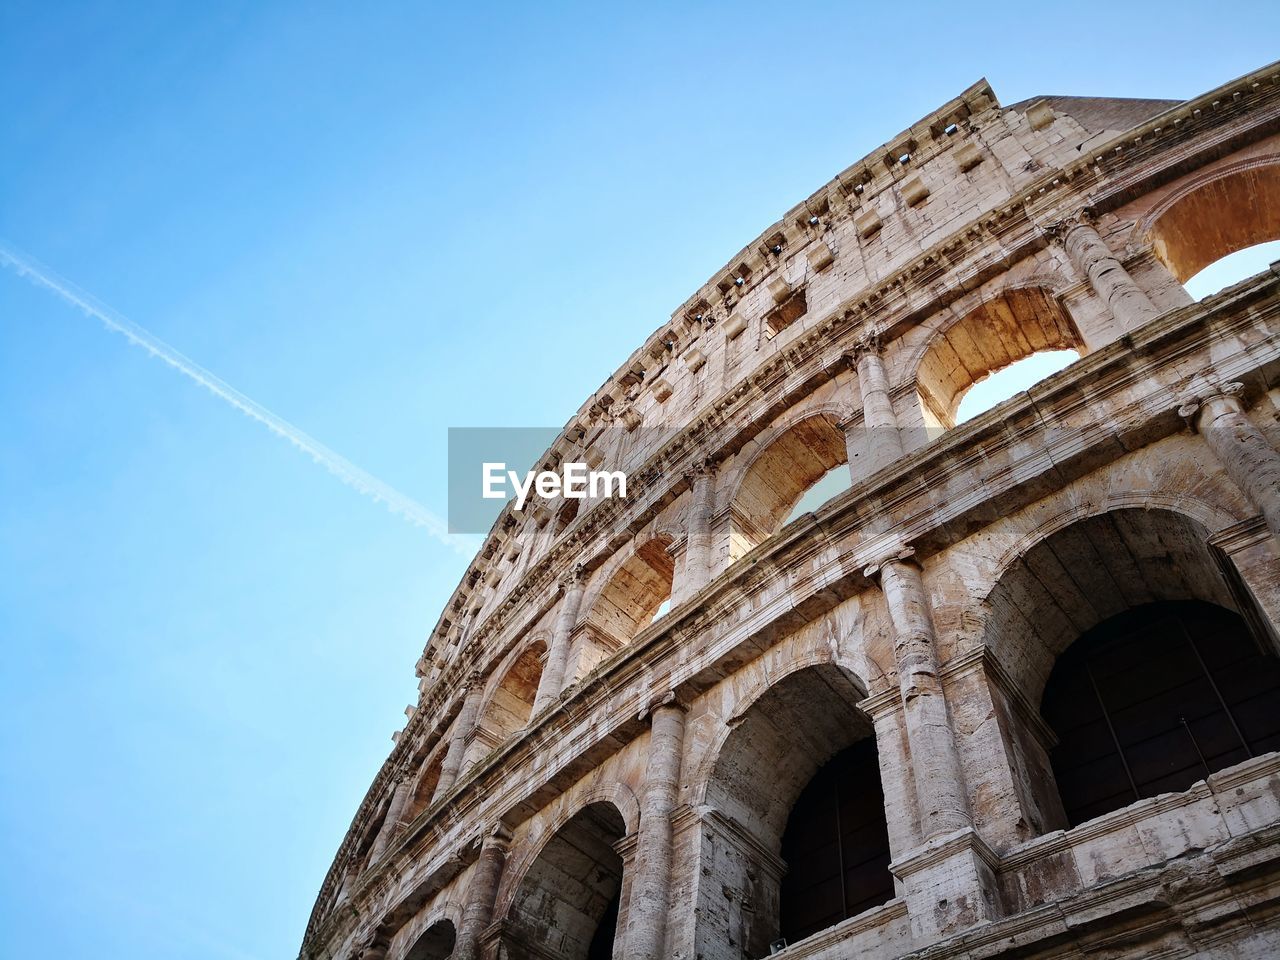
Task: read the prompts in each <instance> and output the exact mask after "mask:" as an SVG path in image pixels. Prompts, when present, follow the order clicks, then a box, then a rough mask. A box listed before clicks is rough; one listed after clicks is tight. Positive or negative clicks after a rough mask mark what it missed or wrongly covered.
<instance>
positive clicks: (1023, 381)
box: [916, 287, 1084, 429]
mask: <svg viewBox="0 0 1280 960" xmlns="http://www.w3.org/2000/svg"><path fill="white" fill-rule="evenodd" d="M1083 350H1084V341H1083V339H1081V337H1080V334H1079V332H1078V331H1077V330H1076V328H1075V324H1073V323H1072V322H1071V318H1070V317H1069V316H1068V315H1067V312H1066V311H1065V310H1064V309H1063V308H1062V306H1061V305H1060V304H1059V303H1058V301H1057V300H1056V299H1055V298H1054V296H1053V295H1052V293H1050V291H1048V290H1046V289H1045V288H1043V287H1022V288H1016V289H1013V290H1008V291H1006V292H1005V293H1003V294H1001V295H1000V296H998V297H995V298H994V299H991V300H987V301H984V302H983V303H981V304H979V305H978V306H977V307H975V308H974V309H973V310H971V311H969V313H967V314H966V315H965V316H964V317H962V318H961V319H960V320H959V321H957V322H955V323H953V324H951V325H950V326H949V327H947V328H946V329H945V330H943V331H942V332H941V333H940V334H938V335H937V336H936V337H935V338H934V340H933V342H932V343H930V344H929V348H928V350H926V351H925V354H924V356H923V357H922V358H921V360H920V366H919V367H918V368H917V370H916V389H917V391H918V392H919V396H920V408H921V411H922V413H923V416H924V421H925V425H926V426H927V427H929V428H932V429H950V428H951V427H954V426H955V425H956V424H957V423H958V422H960V421H961V420H962V419H964V417H961V416H960V412H959V410H960V404H961V401H962V400H963V399H965V397H966V395H967V394H968V393H969V392H970V390H971V389H972V388H973V387H975V386H976V385H977V384H979V383H981V382H982V381H984V380H986V379H987V378H988V377H990V376H991V375H992V374H996V373H998V372H999V371H1002V370H1005V369H1006V368H1011V367H1012V366H1013V365H1014V364H1017V363H1019V362H1020V361H1028V360H1029V358H1031V362H1030V363H1029V364H1028V365H1026V366H1023V367H1020V368H1019V370H1020V373H1021V376H1015V377H1014V378H1013V380H1014V384H1016V385H1014V384H1010V383H1007V382H1006V383H1004V384H1002V385H1001V386H1002V387H1003V388H1005V389H1009V388H1010V387H1012V388H1011V389H1009V392H1008V393H1006V394H1005V395H1004V396H1000V395H999V392H997V391H993V390H991V389H988V390H987V391H984V392H983V394H980V395H979V396H980V397H981V398H982V405H979V404H977V403H970V404H969V405H968V407H967V409H966V411H965V414H966V416H975V415H976V414H977V413H980V412H982V410H985V409H989V408H990V407H992V406H994V405H995V404H996V403H998V402H999V401H1000V400H1004V399H1007V398H1008V397H1009V396H1012V395H1013V394H1014V393H1016V392H1017V391H1018V390H1025V389H1026V388H1027V387H1029V386H1030V385H1031V384H1032V383H1035V382H1036V381H1037V380H1039V379H1043V378H1044V377H1045V376H1048V374H1049V373H1052V372H1056V371H1057V370H1060V369H1061V368H1062V367H1063V366H1066V363H1062V362H1061V361H1062V360H1063V359H1064V357H1063V356H1062V353H1063V352H1064V351H1070V353H1068V354H1066V358H1067V359H1068V361H1069V360H1073V359H1075V357H1078V356H1079V355H1080V354H1081V353H1082V352H1083ZM1051 354H1058V356H1056V357H1052V358H1051V359H1050V358H1049V357H1050V355H1051ZM1037 355H1044V356H1045V359H1041V358H1040V357H1039V356H1037ZM1028 374H1038V376H1036V378H1035V379H1029V378H1028V376H1027V375H1028Z"/></svg>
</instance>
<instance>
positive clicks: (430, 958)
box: [404, 920, 457, 960]
mask: <svg viewBox="0 0 1280 960" xmlns="http://www.w3.org/2000/svg"><path fill="white" fill-rule="evenodd" d="M456 939H457V934H456V932H455V931H454V929H453V922H452V921H451V920H437V921H436V922H435V923H433V924H432V925H431V926H429V927H427V929H426V932H424V933H423V934H422V936H420V937H419V938H418V939H417V940H416V941H414V944H413V946H412V947H410V948H409V952H408V953H406V954H405V955H404V960H448V957H449V955H450V954H452V953H453V943H454V940H456Z"/></svg>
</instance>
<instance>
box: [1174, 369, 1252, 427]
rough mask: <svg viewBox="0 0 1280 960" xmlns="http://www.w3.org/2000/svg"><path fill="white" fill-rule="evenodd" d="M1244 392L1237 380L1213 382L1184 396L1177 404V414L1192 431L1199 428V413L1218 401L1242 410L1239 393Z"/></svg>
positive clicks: (1242, 385) (1241, 384) (1242, 386)
mask: <svg viewBox="0 0 1280 960" xmlns="http://www.w3.org/2000/svg"><path fill="white" fill-rule="evenodd" d="M1243 392H1244V384H1243V383H1241V382H1240V381H1238V380H1232V381H1230V382H1228V383H1221V384H1215V385H1213V386H1211V387H1207V388H1205V389H1204V390H1202V391H1200V392H1199V393H1195V394H1192V395H1190V396H1186V397H1184V398H1183V399H1182V401H1181V402H1180V403H1179V405H1178V416H1180V417H1181V418H1182V419H1183V420H1185V421H1186V422H1187V426H1188V427H1190V428H1191V430H1192V431H1193V432H1195V431H1198V430H1199V429H1200V419H1201V414H1203V413H1204V412H1206V411H1207V410H1208V409H1210V408H1211V407H1214V406H1216V405H1217V404H1218V403H1228V404H1231V405H1233V406H1234V407H1236V408H1237V409H1240V410H1242V409H1243V404H1242V402H1241V398H1240V394H1241V393H1243Z"/></svg>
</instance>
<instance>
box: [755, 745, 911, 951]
mask: <svg viewBox="0 0 1280 960" xmlns="http://www.w3.org/2000/svg"><path fill="white" fill-rule="evenodd" d="M782 859H783V860H784V861H786V864H787V872H786V875H785V876H784V877H783V878H782V891H781V924H780V928H781V935H782V936H783V937H784V938H786V940H787V942H788V943H795V942H797V941H799V940H803V939H804V938H805V937H807V936H810V935H811V934H814V933H817V932H818V931H819V930H824V929H826V928H827V927H830V926H832V925H833V924H837V923H839V922H840V921H841V920H845V919H847V918H849V917H853V916H857V915H858V914H859V913H862V912H863V911H864V910H869V909H871V908H872V907H877V906H880V905H881V904H883V903H887V902H888V901H889V900H892V899H893V896H894V890H893V875H892V874H891V873H889V828H888V825H887V823H886V822H885V814H884V791H883V790H882V789H881V786H880V759H879V756H878V754H877V753H876V744H875V740H873V739H870V738H868V739H865V740H861V741H859V742H858V743H855V744H854V745H853V746H851V747H849V748H848V749H846V750H843V751H842V752H840V753H838V754H837V755H836V756H835V757H834V758H833V759H831V760H830V761H829V762H828V763H827V764H826V765H825V766H824V767H823V768H822V769H821V770H819V771H818V773H817V774H816V775H815V776H814V778H813V779H812V780H811V781H809V785H808V786H807V787H805V788H804V792H803V793H801V794H800V799H799V800H797V801H796V805H795V806H794V807H793V808H792V810H791V816H790V818H789V819H788V820H787V829H786V832H785V833H784V834H783V835H782Z"/></svg>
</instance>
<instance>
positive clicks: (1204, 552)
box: [980, 498, 1264, 829]
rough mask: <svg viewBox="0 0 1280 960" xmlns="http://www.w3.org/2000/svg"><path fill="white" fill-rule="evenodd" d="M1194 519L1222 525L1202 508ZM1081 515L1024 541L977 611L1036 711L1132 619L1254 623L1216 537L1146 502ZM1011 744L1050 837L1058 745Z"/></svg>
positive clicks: (1060, 518)
mask: <svg viewBox="0 0 1280 960" xmlns="http://www.w3.org/2000/svg"><path fill="white" fill-rule="evenodd" d="M1138 499H1145V498H1138ZM1131 502H1133V501H1131ZM1166 502H1167V501H1166ZM1196 513H1198V514H1199V516H1200V517H1203V518H1204V519H1206V520H1212V521H1216V522H1221V520H1222V517H1221V515H1220V514H1219V513H1218V512H1217V511H1215V510H1214V509H1213V508H1210V507H1208V506H1205V505H1201V507H1200V509H1199V510H1197V511H1196ZM1083 514H1084V515H1079V513H1078V512H1076V511H1064V512H1062V513H1060V514H1057V515H1055V516H1053V517H1051V518H1049V520H1048V521H1047V522H1045V523H1043V524H1041V525H1040V526H1038V527H1037V529H1036V530H1035V531H1033V532H1032V533H1031V534H1030V535H1029V536H1028V537H1026V538H1024V539H1023V541H1022V542H1021V543H1020V544H1019V545H1018V548H1017V549H1016V550H1014V551H1010V553H1012V554H1014V555H1013V556H1011V557H1010V556H1006V557H1005V558H1002V560H1003V563H1002V565H1001V568H1000V572H999V576H998V577H997V578H996V579H995V582H994V584H993V586H992V588H991V589H990V591H989V592H988V593H987V595H986V597H985V598H984V599H983V600H982V603H981V608H980V609H981V616H982V621H983V622H982V628H981V629H982V642H983V644H984V645H985V646H986V647H987V648H988V649H989V650H990V652H991V654H992V656H993V657H994V659H995V660H996V661H997V662H998V663H999V664H1000V665H1001V667H1002V668H1003V671H1004V672H1005V673H1006V674H1007V675H1008V676H1009V678H1010V679H1009V683H1010V685H1011V686H1012V687H1013V688H1014V689H1015V690H1016V691H1017V692H1018V694H1020V695H1021V696H1022V697H1023V698H1025V700H1026V701H1027V702H1028V703H1030V704H1031V705H1032V706H1033V707H1035V708H1037V709H1040V708H1042V707H1043V700H1044V697H1045V691H1046V686H1047V684H1048V683H1049V680H1050V677H1051V676H1052V675H1053V674H1054V671H1055V668H1056V666H1057V665H1058V664H1059V663H1061V662H1062V660H1061V658H1062V657H1063V656H1064V654H1066V653H1067V652H1068V650H1069V649H1070V648H1072V646H1073V644H1075V643H1077V641H1079V640H1080V638H1081V637H1085V636H1089V635H1091V632H1094V631H1096V630H1097V629H1099V628H1103V627H1106V626H1107V625H1109V624H1113V623H1115V622H1117V620H1118V619H1120V618H1122V617H1123V616H1127V615H1130V614H1131V613H1132V612H1134V611H1141V610H1148V611H1153V610H1157V609H1159V610H1169V609H1172V608H1173V607H1174V606H1176V605H1179V604H1186V603H1189V602H1190V603H1199V604H1204V605H1207V606H1209V607H1212V608H1214V609H1218V610H1221V611H1223V612H1225V613H1226V614H1229V615H1230V616H1232V617H1234V618H1235V620H1237V621H1239V624H1240V626H1241V629H1246V630H1248V629H1252V628H1251V626H1250V625H1251V624H1255V623H1257V616H1256V611H1254V610H1253V609H1251V600H1250V599H1249V594H1248V592H1247V590H1244V589H1243V588H1242V586H1241V585H1240V584H1239V583H1238V582H1237V581H1236V579H1235V575H1234V572H1233V570H1232V569H1231V567H1230V565H1229V564H1227V563H1225V562H1224V561H1223V558H1222V557H1221V556H1220V555H1219V554H1218V553H1217V551H1215V549H1214V548H1213V547H1212V546H1211V545H1210V543H1209V537H1210V535H1211V530H1212V528H1211V527H1209V526H1206V524H1205V523H1203V522H1201V520H1200V519H1197V517H1196V516H1194V515H1193V514H1192V513H1189V512H1185V511H1180V510H1174V509H1170V508H1169V507H1168V506H1152V505H1151V503H1150V502H1149V501H1147V502H1144V503H1142V504H1141V505H1139V504H1138V503H1136V502H1134V503H1133V505H1131V506H1130V505H1117V504H1115V503H1112V504H1108V505H1107V508H1106V509H1100V510H1093V511H1083ZM1257 640H1258V643H1259V644H1263V643H1264V641H1263V638H1261V637H1258V638H1257ZM1046 719H1047V718H1046ZM1009 736H1010V737H1011V742H1009V743H1008V744H1007V746H1008V747H1009V752H1010V755H1011V756H1013V757H1015V758H1017V761H1016V762H1018V763H1019V764H1020V765H1022V766H1023V767H1024V768H1025V770H1026V771H1028V774H1029V775H1028V776H1027V777H1025V778H1024V779H1025V781H1026V782H1027V783H1029V784H1032V785H1033V790H1034V791H1035V792H1034V795H1033V796H1032V797H1031V802H1032V803H1033V804H1034V805H1035V806H1037V807H1038V808H1039V809H1040V810H1041V811H1042V816H1041V818H1040V819H1041V820H1042V821H1043V822H1044V824H1045V827H1046V828H1047V829H1053V828H1055V827H1062V826H1066V825H1067V816H1066V812H1065V810H1064V808H1063V806H1062V803H1061V799H1060V793H1059V790H1058V784H1057V782H1056V780H1055V779H1054V762H1053V756H1054V755H1053V750H1054V748H1055V747H1054V740H1053V738H1052V737H1049V738H1048V740H1046V739H1045V738H1043V737H1036V736H1034V735H1033V734H1032V733H1031V732H1030V731H1024V730H1012V731H1011V732H1010V733H1009ZM1073 749H1074V748H1073Z"/></svg>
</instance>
